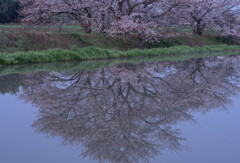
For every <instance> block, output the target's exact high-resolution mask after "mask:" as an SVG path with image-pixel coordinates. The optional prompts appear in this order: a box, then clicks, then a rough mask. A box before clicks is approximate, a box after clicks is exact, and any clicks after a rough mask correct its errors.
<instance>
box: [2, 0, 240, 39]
mask: <svg viewBox="0 0 240 163" xmlns="http://www.w3.org/2000/svg"><path fill="white" fill-rule="evenodd" d="M20 4H21V7H22V9H21V10H19V8H20ZM239 4H240V0H20V2H19V1H16V0H0V23H8V22H11V21H13V20H15V19H16V18H17V17H18V13H20V16H21V21H22V22H23V23H24V24H30V25H38V24H49V23H53V24H54V23H61V24H62V23H78V24H81V26H82V27H83V29H84V32H85V33H91V32H92V28H98V30H99V31H100V32H102V33H103V32H106V31H109V32H110V33H111V35H112V36H115V37H119V36H120V37H122V36H125V37H126V36H128V35H129V34H131V33H134V34H136V35H137V36H139V37H141V38H143V39H145V40H153V39H156V38H158V37H161V36H166V35H168V34H169V33H168V32H169V31H171V29H172V28H177V27H179V26H181V27H182V26H187V27H191V28H192V31H193V33H194V34H196V35H202V34H203V32H204V31H205V30H211V31H213V32H215V33H218V34H221V35H228V36H229V35H234V36H236V35H238V34H239ZM18 10H19V11H18ZM166 27H167V28H166ZM164 29H167V30H165V31H168V32H164Z"/></svg>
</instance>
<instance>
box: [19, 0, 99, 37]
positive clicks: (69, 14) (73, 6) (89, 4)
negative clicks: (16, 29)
mask: <svg viewBox="0 0 240 163" xmlns="http://www.w3.org/2000/svg"><path fill="white" fill-rule="evenodd" d="M21 3H22V6H23V7H24V8H23V10H22V11H21V12H20V14H21V15H22V16H23V17H24V18H23V19H22V22H23V23H26V24H33V25H34V24H47V23H50V22H53V21H54V18H57V17H58V18H59V17H60V16H63V15H64V17H62V18H65V19H66V18H67V19H68V21H73V22H78V23H80V24H81V25H82V26H83V28H84V32H85V33H91V31H92V29H91V27H92V21H93V18H94V14H95V9H96V7H97V1H96V0H21ZM60 18H61V17H60Z"/></svg>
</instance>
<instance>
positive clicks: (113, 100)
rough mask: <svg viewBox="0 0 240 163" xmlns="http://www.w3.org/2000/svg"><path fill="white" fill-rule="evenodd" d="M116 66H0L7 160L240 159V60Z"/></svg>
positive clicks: (1, 162)
mask: <svg viewBox="0 0 240 163" xmlns="http://www.w3.org/2000/svg"><path fill="white" fill-rule="evenodd" d="M112 62H113V61H102V62H101V61H99V62H97V61H93V62H87V64H86V62H85V63H84V62H83V63H74V65H71V64H62V65H61V64H55V65H56V67H54V64H52V65H51V64H48V65H44V66H42V65H29V66H14V67H4V68H1V70H0V131H1V134H0V163H95V162H113V163H115V162H116V163H118V162H120V163H128V162H129V163H132V162H151V163H239V162H240V100H239V95H240V56H231V57H213V58H202V59H190V60H187V61H174V62H173V61H171V62H170V61H165V62H163V61H162V62H160V61H151V62H150V61H149V62H139V63H137V62H128V63H127V62H126V63H112ZM46 70H48V71H46Z"/></svg>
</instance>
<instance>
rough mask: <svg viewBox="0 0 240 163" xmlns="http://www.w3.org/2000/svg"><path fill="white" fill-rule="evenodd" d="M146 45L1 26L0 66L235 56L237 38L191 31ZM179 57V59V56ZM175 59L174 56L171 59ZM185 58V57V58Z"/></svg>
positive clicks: (74, 30) (71, 31) (69, 31)
mask: <svg viewBox="0 0 240 163" xmlns="http://www.w3.org/2000/svg"><path fill="white" fill-rule="evenodd" d="M175 34H176V36H172V37H169V38H163V39H161V40H159V42H155V43H154V42H153V43H146V42H143V41H142V40H140V39H139V38H129V39H127V40H123V39H116V38H112V37H110V36H108V35H107V34H100V33H97V32H93V33H91V34H84V33H83V31H82V29H81V28H79V27H78V26H63V27H62V29H61V31H59V30H58V27H46V26H42V27H40V26H35V27H25V26H21V25H0V42H1V44H0V65H15V64H26V63H52V62H73V61H82V60H101V59H113V58H114V59H116V58H121V59H122V58H130V57H149V56H156V55H157V56H161V57H163V56H165V58H166V55H171V54H191V57H193V54H194V55H196V54H201V53H205V54H206V53H216V52H226V54H229V53H231V52H232V51H234V53H238V51H240V48H239V46H238V45H234V44H236V43H237V42H238V41H237V40H236V38H229V37H220V36H210V35H205V36H193V35H191V33H190V31H187V32H186V33H184V34H183V32H182V31H180V32H178V33H175ZM182 56H183V55H181V56H180V57H182ZM174 57H175V58H176V55H175V56H174ZM187 58H188V57H187Z"/></svg>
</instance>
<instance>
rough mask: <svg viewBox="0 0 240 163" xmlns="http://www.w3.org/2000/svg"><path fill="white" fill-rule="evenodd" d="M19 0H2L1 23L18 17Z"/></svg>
mask: <svg viewBox="0 0 240 163" xmlns="http://www.w3.org/2000/svg"><path fill="white" fill-rule="evenodd" d="M19 8H20V3H19V1H16V0H0V23H9V22H13V21H15V20H16V18H17V17H18V9H19Z"/></svg>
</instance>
